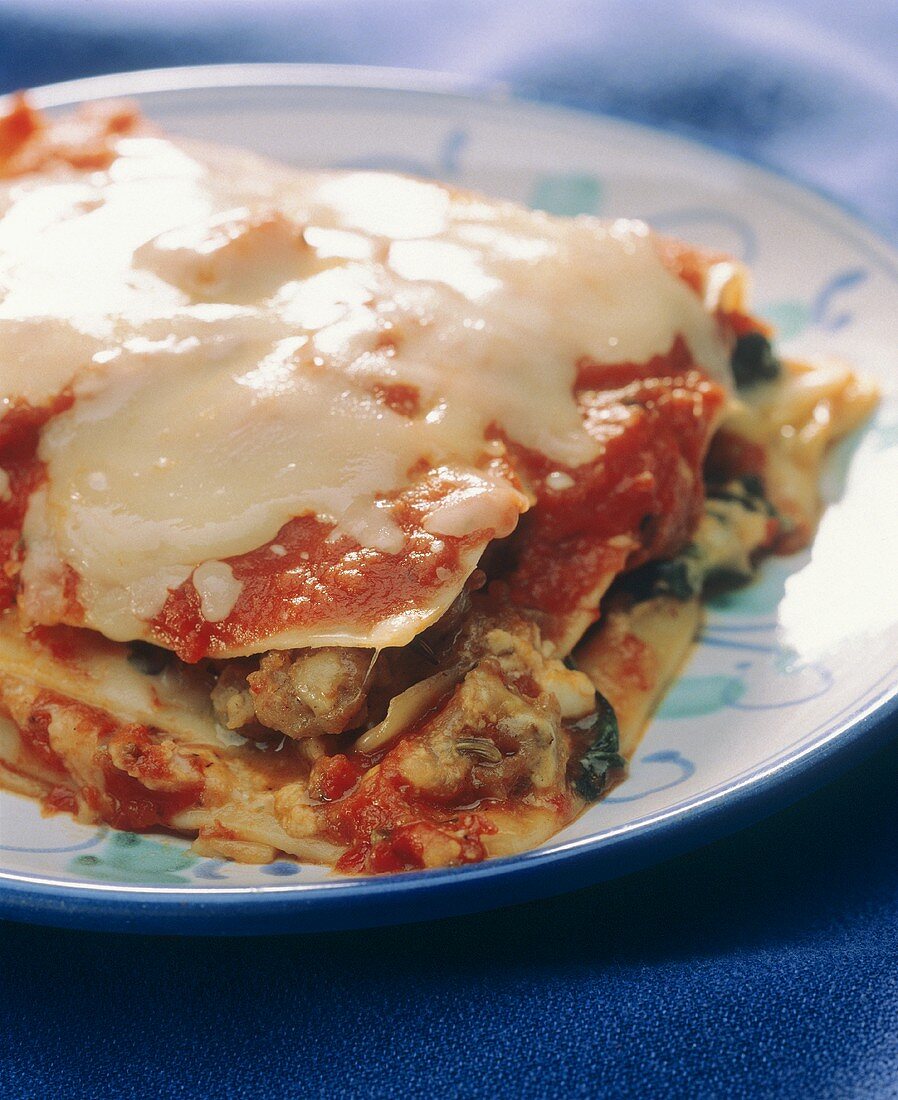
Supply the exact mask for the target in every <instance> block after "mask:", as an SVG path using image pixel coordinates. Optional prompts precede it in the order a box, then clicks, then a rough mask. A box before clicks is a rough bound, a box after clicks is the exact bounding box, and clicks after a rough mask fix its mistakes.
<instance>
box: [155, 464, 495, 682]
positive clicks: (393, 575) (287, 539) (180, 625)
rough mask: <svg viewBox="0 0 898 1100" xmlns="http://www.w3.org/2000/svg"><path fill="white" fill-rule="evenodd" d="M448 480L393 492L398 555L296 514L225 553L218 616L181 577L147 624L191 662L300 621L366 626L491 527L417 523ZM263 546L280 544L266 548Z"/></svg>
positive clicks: (407, 601) (449, 485)
mask: <svg viewBox="0 0 898 1100" xmlns="http://www.w3.org/2000/svg"><path fill="white" fill-rule="evenodd" d="M456 485H457V482H456V481H454V480H453V479H452V478H451V476H449V475H444V474H441V473H440V472H439V471H436V472H434V473H433V474H432V475H431V477H430V478H428V479H426V480H425V481H423V482H422V483H421V484H419V485H417V486H415V487H414V488H412V489H409V490H407V491H405V492H403V493H402V494H400V495H399V496H398V497H397V498H396V499H395V501H394V503H393V507H392V509H391V515H392V518H393V520H394V521H395V522H396V523H398V525H399V527H400V528H401V529H402V530H403V532H404V534H405V536H406V537H405V542H404V545H403V547H402V549H401V550H400V551H399V553H398V554H387V553H384V552H383V551H380V550H376V549H372V548H363V547H361V546H359V545H358V543H356V542H354V540H352V539H351V538H349V537H348V536H340V537H338V538H336V539H330V538H329V535H330V534H331V531H332V530H333V526H332V525H331V524H327V523H324V522H322V521H321V520H319V519H316V518H315V517H314V516H300V517H297V518H296V519H293V520H291V521H290V522H289V523H287V524H286V525H285V526H284V527H282V528H281V530H280V531H279V532H278V534H277V536H276V537H275V538H274V539H273V540H272V541H271V542H270V543H266V544H265V546H263V547H261V548H260V549H258V550H253V551H251V552H250V553H248V554H241V555H239V556H236V557H232V558H226V559H224V560H225V561H226V563H227V564H228V565H229V566H230V567H231V570H232V571H233V573H234V577H235V578H236V580H238V581H239V582H240V583H241V585H242V589H241V592H240V595H239V597H238V599H237V602H236V604H235V605H234V608H233V610H232V612H231V614H230V615H229V616H228V617H227V618H226V619H224V620H223V621H221V622H218V623H210V622H207V621H206V620H205V619H204V618H203V616H202V614H201V611H200V600H199V596H198V594H197V592H196V590H195V588H194V586H193V583H192V582H191V581H187V582H185V583H184V584H183V585H181V587H180V588H178V589H176V590H175V591H173V592H172V593H171V595H170V596H169V597H168V599H167V601H166V603H165V605H164V606H163V608H162V611H161V612H160V613H159V615H157V616H156V618H155V619H154V620H153V621H152V627H153V632H154V634H155V636H156V638H157V639H159V641H160V642H161V644H163V645H167V646H170V647H171V648H172V649H173V650H174V651H175V652H176V653H177V654H178V656H179V657H180V658H181V659H182V660H183V661H191V662H192V661H197V660H199V659H200V658H202V657H204V656H207V655H210V654H211V655H214V654H215V653H216V652H217V651H221V650H224V649H232V648H236V647H242V646H247V645H251V644H253V643H254V642H256V641H258V639H260V638H265V637H268V636H270V635H272V634H275V633H277V632H278V631H282V630H290V629H294V628H297V627H302V626H304V625H306V624H313V625H315V624H322V623H325V624H326V623H327V622H329V621H330V622H338V623H339V622H340V621H341V620H342V621H351V622H353V623H359V622H361V623H363V624H371V625H373V624H375V623H377V622H380V621H383V620H384V619H385V618H387V617H388V616H391V615H396V614H398V613H400V612H404V611H415V610H417V609H420V608H426V607H427V606H428V603H429V601H430V599H431V597H432V595H433V594H434V593H436V592H439V591H440V590H442V589H444V588H445V586H446V585H447V583H448V581H449V579H450V578H453V577H454V578H457V580H458V582H459V583H461V582H462V581H463V580H464V568H463V562H462V555H463V554H464V553H465V551H467V550H469V549H470V548H471V547H476V546H478V545H482V544H483V542H484V541H486V540H487V539H488V538H489V537H490V536H491V532H488V531H487V532H484V531H475V532H472V533H471V534H470V535H466V536H464V537H458V538H453V537H451V536H446V535H441V536H439V537H437V536H435V535H431V534H428V532H427V531H425V530H424V527H423V521H424V517H425V516H426V515H427V514H428V513H429V512H430V510H431V509H432V508H433V506H434V505H435V504H436V503H437V502H439V501H440V500H442V499H444V498H445V496H446V495H447V494H448V493H449V492H451V491H452V489H454V488H455V487H456ZM272 545H276V546H279V547H280V548H281V550H282V552H281V553H279V554H274V553H272V551H271V546H272Z"/></svg>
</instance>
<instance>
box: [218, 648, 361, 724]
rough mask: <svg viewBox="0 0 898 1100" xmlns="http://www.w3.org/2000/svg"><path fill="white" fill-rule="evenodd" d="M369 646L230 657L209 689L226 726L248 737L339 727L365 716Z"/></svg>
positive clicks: (219, 715) (353, 722) (354, 722)
mask: <svg viewBox="0 0 898 1100" xmlns="http://www.w3.org/2000/svg"><path fill="white" fill-rule="evenodd" d="M371 659H372V654H371V653H370V651H368V650H361V649H345V648H341V647H337V646H328V647H325V648H323V649H305V650H288V651H285V652H276V651H272V652H271V653H267V654H266V655H265V656H264V657H262V659H261V661H259V662H258V665H257V666H256V664H255V663H254V662H252V661H249V662H247V661H234V662H230V663H229V664H228V665H227V666H226V667H225V669H224V670H223V671H222V673H221V675H220V677H219V679H218V683H217V684H216V686H215V688H214V689H213V691H212V706H213V708H214V710H215V713H216V716H217V718H218V720H219V721H220V722H221V723H222V724H223V725H225V726H226V727H227V728H228V729H232V730H240V732H241V733H243V734H244V735H245V736H247V737H254V736H257V735H261V736H265V735H266V731H271V730H276V731H277V732H278V733H283V734H286V736H287V737H292V738H296V739H302V738H308V737H319V736H321V735H322V734H335V733H342V732H343V730H345V729H350V728H352V727H353V726H356V725H359V724H360V723H361V722H362V721H363V720H364V717H365V695H366V686H367V685H366V677H367V674H368V670H369V669H370V667H371Z"/></svg>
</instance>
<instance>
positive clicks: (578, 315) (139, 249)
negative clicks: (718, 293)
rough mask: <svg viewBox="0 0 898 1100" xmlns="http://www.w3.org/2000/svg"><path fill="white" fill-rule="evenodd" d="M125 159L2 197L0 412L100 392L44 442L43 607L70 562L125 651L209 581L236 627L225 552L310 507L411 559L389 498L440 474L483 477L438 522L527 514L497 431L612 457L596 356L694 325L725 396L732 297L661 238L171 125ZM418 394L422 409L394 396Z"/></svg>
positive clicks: (221, 611)
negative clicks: (296, 158)
mask: <svg viewBox="0 0 898 1100" xmlns="http://www.w3.org/2000/svg"><path fill="white" fill-rule="evenodd" d="M119 151H120V154H121V155H120V156H119V158H118V159H117V160H116V161H115V162H114V163H113V164H112V166H111V168H110V169H109V170H108V171H106V172H96V173H91V174H89V175H88V174H72V176H70V177H65V178H59V179H58V180H57V179H44V180H41V179H25V180H18V181H11V182H7V183H4V184H3V185H2V187H0V401H2V400H3V399H6V400H13V401H14V400H17V399H24V400H27V401H30V402H32V403H39V402H41V401H46V400H48V399H49V398H50V397H52V396H53V395H54V394H56V393H58V392H60V391H61V390H62V389H64V388H70V389H71V390H72V391H73V393H74V395H75V401H74V404H73V406H72V408H71V409H70V410H69V411H67V412H65V413H63V414H61V415H59V416H57V417H56V418H55V419H54V420H53V421H52V422H51V423H50V424H49V425H48V426H47V428H45V430H44V433H43V437H42V443H41V448H40V457H41V458H42V460H43V461H44V462H45V464H46V468H47V475H48V476H47V484H46V488H45V490H44V491H43V492H42V493H41V494H39V499H37V498H36V499H35V501H34V502H33V506H32V507H31V508H30V509H29V513H28V516H27V519H26V525H25V532H24V536H25V545H26V562H25V567H24V570H23V579H24V582H25V588H24V603H25V608H26V611H28V612H29V613H30V614H31V615H32V616H33V617H34V618H36V619H38V620H41V619H42V618H43V619H44V620H46V619H47V618H48V617H49V618H52V614H51V613H50V612H49V611H48V610H47V609H48V608H51V607H58V606H59V605H60V604H61V602H62V601H61V599H60V594H59V585H60V584H61V583H62V582H61V580H60V577H61V576H62V574H63V570H64V567H65V566H68V567H71V569H73V570H74V571H75V572H76V573H77V574H78V576H79V578H80V586H79V599H80V601H81V603H82V604H83V605H84V608H85V619H86V622H87V624H88V625H90V626H92V627H94V628H95V629H97V630H99V631H101V632H103V633H105V634H107V635H108V636H109V637H112V638H115V639H120V640H121V639H127V638H139V637H144V636H147V625H146V624H147V620H148V619H150V618H152V616H153V615H154V614H156V613H157V612H158V611H159V610H160V609H161V606H162V604H163V603H164V600H165V598H166V596H167V594H168V592H169V590H170V589H171V588H174V587H176V586H177V585H179V584H181V583H183V582H184V581H185V580H186V579H187V578H188V577H191V576H193V579H194V584H195V587H196V588H197V592H198V593H199V595H200V597H201V604H202V607H203V609H204V614H206V617H207V618H208V619H209V621H212V622H215V621H220V620H221V619H222V618H225V617H226V616H227V614H228V613H229V612H230V610H231V609H232V607H233V602H234V601H235V600H236V599H237V598H238V596H239V592H238V591H237V589H236V588H235V585H236V582H235V581H234V578H233V575H232V574H231V575H230V581H229V579H228V577H227V576H225V575H224V573H223V572H222V570H228V573H229V574H230V570H229V568H228V566H227V565H226V564H224V563H223V562H222V559H225V558H228V557H231V556H233V555H239V554H242V553H246V552H248V551H250V550H253V549H256V548H258V547H259V546H262V545H264V544H265V543H266V542H268V541H269V540H271V539H273V538H274V537H275V536H276V535H277V532H278V531H279V530H280V528H281V527H282V526H283V525H284V524H285V523H286V522H287V521H288V520H290V519H291V518H293V517H295V516H299V515H316V516H318V517H320V518H321V519H323V520H325V521H327V522H330V523H334V524H336V529H335V534H347V535H350V536H351V537H352V538H353V539H355V540H356V541H357V542H358V543H360V544H361V546H362V547H369V548H373V549H375V550H378V551H381V552H382V553H386V554H395V553H397V552H398V551H399V550H400V549H401V548H402V545H403V539H404V536H403V532H402V531H401V529H400V528H399V526H398V525H397V523H396V521H395V520H394V518H393V517H392V515H391V512H390V507H389V505H388V504H385V502H384V498H385V497H389V496H390V495H391V494H395V493H397V492H399V491H401V490H402V489H403V488H405V487H407V486H408V485H409V484H410V480H411V474H410V471H412V470H413V468H420V465H421V460H422V459H423V460H424V464H425V465H426V466H429V467H431V468H436V467H440V466H442V467H446V468H448V469H449V470H450V471H453V472H455V473H457V474H458V475H459V476H460V477H462V478H467V481H466V484H467V485H468V486H470V488H466V489H463V490H460V491H459V492H458V493H457V494H456V495H455V496H454V497H453V498H450V499H448V500H446V501H444V502H442V503H440V504H438V505H436V506H435V508H434V511H433V513H432V514H431V516H430V517H428V519H427V520H426V522H425V529H426V530H427V531H429V532H430V533H431V534H434V535H452V536H461V535H465V534H469V533H471V532H474V531H480V530H483V529H489V528H492V529H493V531H494V532H495V533H496V534H497V535H504V534H507V533H508V532H509V531H510V530H511V528H512V527H513V525H514V522H515V520H514V517H515V516H516V515H517V514H519V513H520V511H522V510H523V509H524V508H525V507H526V502H525V501H524V499H523V498H522V496H521V494H520V493H519V492H518V491H517V490H516V489H514V488H513V487H512V486H510V485H509V484H508V483H507V482H505V481H503V480H501V479H500V478H498V477H496V476H494V475H491V474H487V473H484V472H483V471H484V468H485V461H486V456H487V455H488V454H489V453H491V448H490V447H487V446H486V445H485V443H484V433H485V431H486V429H487V427H488V426H489V425H491V424H493V423H498V424H499V425H501V427H502V428H503V429H504V431H505V432H506V433H507V435H508V436H510V437H511V438H513V439H515V440H516V441H518V442H519V443H521V444H523V445H525V446H527V447H529V448H532V449H534V450H537V451H540V452H542V453H543V454H545V455H546V456H548V457H549V458H551V459H552V460H553V461H554V462H557V463H558V464H559V465H563V466H567V467H576V466H578V465H581V464H583V463H586V462H589V461H591V460H593V459H594V458H595V457H596V455H597V444H596V442H595V441H594V440H593V439H591V438H590V436H589V435H588V434H587V433H586V431H585V430H584V427H583V423H582V420H581V416H580V414H579V412H578V410H577V406H576V403H575V400H574V397H573V393H572V386H573V382H574V378H575V374H576V364H577V361H578V360H579V359H581V358H582V357H584V356H588V357H590V358H592V359H594V360H596V361H598V362H602V363H608V364H613V363H618V362H623V361H635V362H643V361H645V360H647V359H649V358H650V357H651V356H653V355H656V354H659V353H663V352H666V351H667V350H669V348H670V347H671V345H672V343H673V341H674V338H675V337H676V336H677V335H678V334H679V335H682V336H683V338H684V339H685V340H686V341H687V343H688V345H689V347H690V349H691V351H692V354H693V356H694V357H695V359H696V361H697V362H698V363H699V364H700V365H701V366H702V367H703V368H704V369H705V371H706V372H707V373H708V374H709V375H711V376H712V377H715V378H717V379H719V380H721V381H722V382H724V383H728V379H729V375H728V366H727V349H726V347H725V346H724V343H723V341H722V339H721V336H720V334H719V332H718V328H717V325H716V323H715V321H714V318H713V316H712V315H711V314H710V313H709V312H708V308H707V306H708V304H707V303H705V304H703V303H702V302H701V301H700V300H699V298H698V297H697V296H696V295H695V294H693V293H692V292H691V291H690V290H689V289H688V288H687V287H686V286H685V285H684V284H683V283H682V282H681V281H680V280H679V279H678V278H677V277H675V276H674V275H673V274H671V272H670V271H669V270H667V269H666V268H665V267H664V265H663V264H662V262H661V261H660V259H659V258H658V256H657V254H656V251H655V248H654V246H653V244H652V241H651V239H650V237H649V235H648V232H647V230H646V228H645V226H643V225H642V224H641V223H638V222H625V221H617V222H613V223H610V224H604V223H599V222H597V221H595V220H593V219H585V218H584V219H576V220H561V219H553V218H550V217H548V216H546V215H542V214H538V213H533V212H530V211H527V210H525V209H523V208H521V207H518V206H516V205H512V204H504V203H493V202H487V201H485V200H483V199H481V198H478V197H476V196H471V195H467V194H464V193H458V192H456V191H452V190H449V189H447V188H444V187H441V186H439V185H437V184H433V183H426V182H420V181H416V180H412V179H407V178H404V177H399V176H393V175H387V174H374V173H354V174H349V175H335V174H334V175H331V174H314V175H313V174H303V173H299V172H293V171H289V170H287V169H284V168H280V167H278V166H274V165H270V164H268V163H267V162H263V161H260V160H258V159H257V158H255V157H251V156H248V155H243V154H236V153H234V152H232V151H229V150H228V151H222V150H215V149H211V148H207V147H199V146H192V145H186V144H185V145H183V146H182V145H179V144H176V143H172V142H169V141H166V140H163V139H160V138H123V139H122V140H121V141H120V145H119ZM710 304H711V305H713V303H710ZM37 364H40V365H41V366H40V369H39V370H38V369H36V365H37ZM395 385H400V386H403V387H412V388H413V389H412V392H415V393H417V395H418V398H419V406H420V415H417V416H415V417H413V418H410V417H408V416H405V415H401V413H400V412H399V411H393V409H392V408H391V407H389V406H388V405H387V404H384V402H383V401H382V400H378V399H377V395H378V393H379V392H381V391H382V390H383V388H384V387H389V386H395ZM553 476H554V475H553ZM565 476H567V475H564V474H561V475H560V476H559V477H558V478H556V481H557V482H558V485H557V487H558V488H561V487H562V479H563V478H564V477H565ZM272 552H273V554H275V555H277V553H278V549H277V548H276V547H273V548H272ZM29 559H30V560H29ZM473 564H474V562H473V561H472V562H471V563H470V567H471V568H473ZM462 581H463V578H461V579H459V578H458V577H455V578H454V579H452V580H451V582H450V583H451V585H452V586H454V587H455V588H456V589H457V588H458V587H460V584H461V583H462ZM452 595H453V593H452V592H450V591H447V592H443V593H442V594H441V595H440V596H439V598H438V599H435V604H434V606H435V608H436V607H437V604H438V605H439V608H442V607H444V606H446V604H447V603H448V602H449V600H451V598H452ZM427 621H428V620H427V618H426V617H425V618H421V617H420V615H419V616H418V617H417V618H416V619H415V625H414V629H415V630H417V629H421V628H422V627H423V626H425V625H427ZM332 628H333V624H331V630H330V634H329V635H328V636H333V629H332ZM408 633H409V628H408V624H406V626H405V627H401V626H400V627H397V629H396V630H395V631H393V633H392V634H391V636H390V637H388V638H386V639H384V636H383V633H381V634H379V635H378V638H379V641H380V643H381V644H391V642H392V643H394V644H401V642H402V641H403V640H407V636H408ZM345 634H346V637H347V638H355V644H365V642H366V638H365V636H364V632H361V633H360V632H358V631H356V632H353V631H352V630H351V629H347V631H346V632H345ZM290 644H294V645H297V644H306V645H314V644H318V639H317V636H316V635H315V632H314V630H311V631H307V632H306V633H305V634H303V635H302V637H291V639H290ZM259 648H260V649H261V648H264V644H260V645H259Z"/></svg>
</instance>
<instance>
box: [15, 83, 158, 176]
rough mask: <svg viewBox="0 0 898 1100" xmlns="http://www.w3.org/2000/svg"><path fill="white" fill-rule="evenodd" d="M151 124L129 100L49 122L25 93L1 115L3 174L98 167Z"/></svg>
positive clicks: (94, 106) (90, 106)
mask: <svg viewBox="0 0 898 1100" xmlns="http://www.w3.org/2000/svg"><path fill="white" fill-rule="evenodd" d="M138 130H142V131H147V130H149V128H148V127H147V126H146V124H145V123H144V122H143V121H142V120H141V118H140V116H139V114H138V113H137V110H136V109H135V108H134V107H133V106H132V105H130V104H128V103H121V102H118V103H117V102H115V101H107V102H105V103H90V104H85V105H84V106H83V107H82V108H81V109H80V110H79V111H78V112H77V113H76V114H75V115H73V116H71V117H69V118H66V119H63V120H62V121H59V122H48V121H47V119H46V118H44V116H43V115H41V114H40V112H38V111H35V110H34V108H32V107H31V106H30V105H29V103H28V100H27V99H26V98H25V96H23V95H18V96H16V97H15V98H14V100H13V105H12V109H11V110H10V111H9V112H8V113H7V114H6V115H4V116H2V117H0V178H2V177H10V176H20V175H25V174H26V173H28V172H39V171H42V170H44V169H46V168H48V167H51V166H53V165H68V166H70V167H72V168H79V169H85V170H96V169H103V168H108V167H109V165H110V164H111V163H112V162H113V161H114V160H115V158H116V156H117V151H116V139H117V138H119V137H121V136H122V135H125V134H130V133H134V132H136V131H138Z"/></svg>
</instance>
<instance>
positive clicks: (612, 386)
mask: <svg viewBox="0 0 898 1100" xmlns="http://www.w3.org/2000/svg"><path fill="white" fill-rule="evenodd" d="M576 397H577V402H578V404H579V407H580V412H581V414H582V416H583V421H584V424H585V426H586V429H587V431H588V432H589V434H590V435H591V436H592V437H593V438H594V439H596V440H597V441H598V442H599V443H600V445H601V453H600V455H599V457H598V458H597V459H596V460H594V461H593V462H590V463H587V464H585V465H583V466H578V467H565V466H559V464H558V463H555V462H550V461H549V460H548V459H546V458H545V457H544V456H543V455H541V454H539V453H538V452H535V451H531V450H528V449H526V448H524V447H521V446H519V445H517V444H515V443H514V442H513V441H510V442H509V445H510V448H511V452H512V456H513V462H514V465H515V466H516V467H517V469H518V471H519V472H520V473H521V476H522V477H523V479H524V480H525V481H526V482H527V483H528V485H529V486H530V487H531V489H533V491H534V492H535V493H536V497H537V503H536V505H535V507H534V508H533V509H532V510H531V511H530V512H528V513H527V514H526V515H524V516H523V517H522V519H521V522H520V524H519V526H518V529H517V531H516V532H515V534H514V535H513V536H512V538H511V539H510V540H509V548H508V550H509V554H508V559H507V561H508V567H509V573H508V581H509V585H510V592H511V596H512V598H513V599H514V600H515V601H516V602H517V603H519V604H521V605H523V606H527V607H530V608H535V609H537V610H542V611H545V612H548V613H550V614H564V613H566V612H570V611H572V610H575V609H576V608H578V607H582V606H585V603H584V601H588V600H589V599H590V597H591V595H592V594H593V593H594V591H595V589H596V586H597V585H598V584H599V583H600V581H601V579H602V578H603V576H607V575H608V574H609V573H617V572H619V571H620V570H621V569H623V568H633V567H635V566H637V565H639V564H641V563H642V562H644V561H647V560H649V559H650V558H656V557H665V556H669V555H672V554H674V553H676V552H677V551H678V550H679V549H681V548H682V546H683V544H684V543H685V542H687V541H688V540H689V538H690V536H691V534H692V532H693V531H694V529H695V527H696V525H697V523H698V520H699V518H700V516H701V511H702V506H703V502H704V485H703V482H702V477H701V470H702V463H703V461H704V456H705V453H706V450H707V447H708V442H709V439H710V437H711V434H712V432H713V431H714V428H715V426H716V424H717V421H718V418H719V415H720V412H721V409H722V407H723V404H724V400H725V394H724V391H723V389H722V387H721V386H719V385H718V384H717V383H716V382H713V381H711V380H710V379H709V378H708V377H707V376H706V375H705V374H703V373H702V371H701V370H699V369H698V368H697V367H696V365H695V363H694V361H693V360H692V357H691V355H690V353H689V350H688V348H687V346H686V344H685V342H684V341H683V340H682V339H680V338H677V340H676V341H675V342H674V344H673V346H672V348H671V350H670V351H669V352H668V353H667V354H665V355H659V356H656V357H654V358H653V359H651V360H649V361H648V362H647V363H644V364H635V363H622V364H617V365H614V366H602V365H601V364H598V363H594V362H592V361H590V360H583V361H581V363H580V364H579V373H578V379H577V384H576ZM552 473H560V474H562V475H564V476H565V481H564V487H562V488H560V489H559V488H553V487H552V479H551V478H550V476H549V475H550V474H552Z"/></svg>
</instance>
